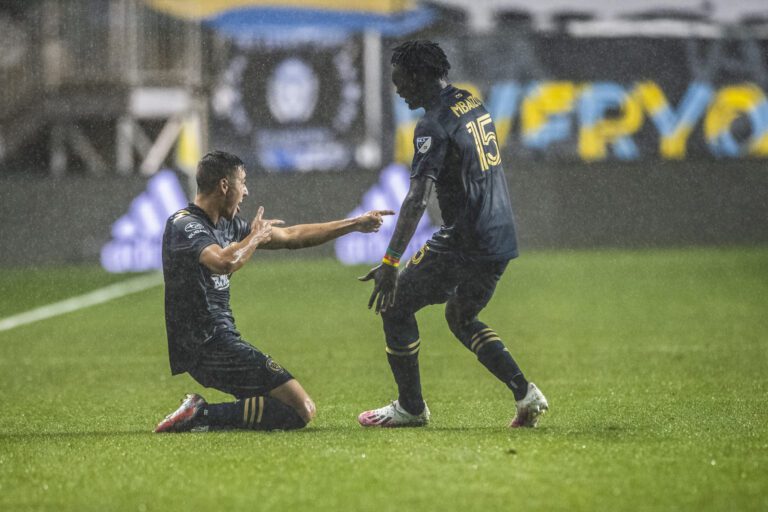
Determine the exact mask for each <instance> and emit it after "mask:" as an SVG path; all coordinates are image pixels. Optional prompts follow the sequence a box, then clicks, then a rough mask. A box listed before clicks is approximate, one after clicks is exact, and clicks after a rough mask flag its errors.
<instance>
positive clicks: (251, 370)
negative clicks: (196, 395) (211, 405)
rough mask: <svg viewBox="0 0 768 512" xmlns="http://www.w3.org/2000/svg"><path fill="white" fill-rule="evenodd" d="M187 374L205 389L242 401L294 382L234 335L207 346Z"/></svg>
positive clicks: (226, 336) (275, 364)
mask: <svg viewBox="0 0 768 512" xmlns="http://www.w3.org/2000/svg"><path fill="white" fill-rule="evenodd" d="M187 371H188V373H189V374H190V375H191V376H192V377H193V378H194V379H195V380H196V381H197V382H199V383H200V384H202V385H203V386H205V387H207V388H214V389H218V390H219V391H223V392H224V393H229V394H230V395H234V396H235V398H238V399H241V398H248V397H252V396H257V395H265V394H267V393H269V392H270V391H272V390H273V389H275V388H276V387H278V386H280V385H282V384H285V383H286V382H288V381H289V380H291V379H293V376H292V375H291V374H290V373H289V372H288V370H286V369H285V368H283V367H282V366H280V365H279V364H278V363H277V362H276V361H275V360H274V359H272V358H271V357H269V356H268V355H267V354H264V353H263V352H261V351H260V350H259V349H257V348H256V347H254V346H253V345H251V344H249V343H246V342H245V341H244V340H242V339H241V338H240V337H239V336H237V335H235V334H234V333H229V334H227V335H223V336H220V337H218V338H216V339H214V340H211V341H210V342H209V343H206V344H205V345H204V346H203V347H202V348H201V349H200V351H199V352H198V358H197V363H196V364H195V365H194V366H193V367H192V368H190V369H189V370H187Z"/></svg>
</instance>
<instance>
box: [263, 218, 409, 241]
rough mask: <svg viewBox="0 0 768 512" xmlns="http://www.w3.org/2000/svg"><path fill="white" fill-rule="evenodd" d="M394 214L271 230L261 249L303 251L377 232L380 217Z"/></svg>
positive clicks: (380, 220) (380, 222) (381, 219)
mask: <svg viewBox="0 0 768 512" xmlns="http://www.w3.org/2000/svg"><path fill="white" fill-rule="evenodd" d="M392 214H394V212H393V211H391V210H373V211H370V212H367V213H364V214H363V215H360V216H358V217H353V218H350V219H343V220H334V221H331V222H322V223H317V224H298V225H296V226H290V227H287V228H275V229H273V230H272V238H271V240H270V241H269V242H267V243H265V244H262V246H261V248H262V249H304V248H306V247H314V246H317V245H322V244H324V243H326V242H330V241H331V240H335V239H336V238H339V237H340V236H344V235H346V234H348V233H352V232H355V231H359V232H362V233H371V232H375V231H378V230H379V227H380V226H381V224H382V222H383V218H382V216H384V215H392Z"/></svg>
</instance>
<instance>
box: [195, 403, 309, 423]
mask: <svg viewBox="0 0 768 512" xmlns="http://www.w3.org/2000/svg"><path fill="white" fill-rule="evenodd" d="M203 418H205V420H206V421H207V423H208V425H209V426H211V427H228V428H241V429H251V430H295V429H298V428H303V427H304V426H306V422H305V421H304V420H303V419H302V418H301V416H299V413H297V412H296V411H295V410H294V409H293V407H291V406H289V405H286V404H284V403H283V402H281V401H280V400H277V399H275V398H272V397H271V396H265V395H260V396H254V397H250V398H245V399H243V400H237V401H236V402H227V403H223V404H208V406H207V407H206V408H205V410H204V411H203Z"/></svg>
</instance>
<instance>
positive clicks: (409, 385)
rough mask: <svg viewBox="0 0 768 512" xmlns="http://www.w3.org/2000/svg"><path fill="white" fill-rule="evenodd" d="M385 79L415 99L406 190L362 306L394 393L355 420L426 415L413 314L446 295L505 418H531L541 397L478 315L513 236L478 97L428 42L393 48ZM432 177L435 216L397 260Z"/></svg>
mask: <svg viewBox="0 0 768 512" xmlns="http://www.w3.org/2000/svg"><path fill="white" fill-rule="evenodd" d="M392 65H393V69H392V82H393V83H394V85H395V88H396V89H397V94H398V95H400V96H401V97H402V98H403V99H404V100H405V102H406V103H407V104H408V107H409V108H410V109H411V110H415V109H417V108H419V107H423V108H424V110H425V114H424V117H423V118H422V119H421V120H420V121H419V123H418V124H417V125H416V130H415V133H414V138H413V140H414V157H413V164H412V172H411V184H410V189H409V191H408V195H407V196H406V198H405V200H404V201H403V205H402V207H401V208H400V216H399V219H398V221H397V227H396V228H395V232H394V234H393V235H392V239H391V240H390V243H389V247H388V249H387V252H386V254H385V255H384V258H383V259H382V263H381V264H380V265H378V266H376V267H374V268H373V269H371V271H370V272H368V274H367V275H366V276H364V277H362V278H360V279H361V280H363V281H367V280H370V279H373V280H374V282H375V286H374V289H373V293H372V294H371V298H370V301H369V302H368V307H369V308H371V307H374V308H375V310H376V312H377V313H381V317H382V319H383V321H384V334H385V338H386V344H387V346H386V352H387V359H388V360H389V365H390V367H391V369H392V374H393V375H394V377H395V381H396V382H397V387H398V393H399V396H398V399H397V400H395V401H394V402H392V403H391V404H390V405H386V406H384V407H381V408H379V409H375V410H371V411H365V412H363V413H362V414H360V416H359V417H358V421H359V422H360V424H361V425H362V426H364V427H374V426H377V427H399V426H419V425H426V424H427V423H428V422H429V417H430V413H429V409H428V408H427V405H426V403H425V402H424V399H423V398H422V393H421V379H420V375H419V348H420V344H421V341H420V339H419V329H418V326H417V324H416V317H415V315H414V314H415V313H416V312H417V311H418V310H420V309H421V308H423V307H424V306H427V305H429V304H442V303H445V304H446V306H445V318H446V320H447V321H448V326H449V327H450V329H451V332H452V333H453V334H454V335H455V336H456V337H457V338H458V339H459V341H461V343H462V344H464V346H465V347H467V348H468V349H469V350H471V351H472V352H473V353H474V354H475V355H476V356H477V359H478V360H479V361H480V362H481V363H482V364H483V365H484V366H485V367H486V368H487V369H488V370H489V371H490V372H491V373H493V374H494V375H495V376H496V377H497V378H498V379H499V380H501V381H502V382H503V383H504V384H506V385H507V386H508V387H509V388H510V389H511V390H512V393H513V394H514V396H515V400H516V409H517V411H516V415H515V417H514V419H512V422H511V423H510V426H511V427H535V426H536V425H537V423H538V420H539V416H540V415H541V414H543V413H544V412H545V411H546V410H547V409H548V404H547V400H546V398H545V397H544V395H543V394H542V393H541V391H539V389H538V388H537V387H536V385H535V384H533V383H532V382H528V381H527V380H526V378H525V377H524V376H523V372H522V371H521V370H520V368H519V367H518V365H517V363H516V362H515V360H514V359H513V358H512V356H511V355H510V353H509V352H508V351H507V349H506V348H505V347H504V344H503V343H502V341H501V338H500V337H499V335H498V334H497V333H496V332H495V331H494V330H493V329H492V328H490V327H489V326H487V325H486V324H484V323H483V322H481V321H480V320H478V318H477V315H478V313H480V311H481V310H482V309H483V308H484V307H485V305H486V304H488V301H489V300H490V299H491V297H492V296H493V292H494V290H495V288H496V283H498V281H499V279H500V278H501V275H502V274H503V273H504V270H505V269H506V267H507V263H508V262H509V260H511V259H513V258H515V257H517V238H516V234H515V223H514V217H513V214H512V205H511V202H510V198H509V192H508V191H507V182H506V179H505V177H504V170H503V169H502V166H501V153H500V151H499V142H498V140H497V138H496V129H495V127H494V124H493V120H492V119H491V116H490V114H489V113H488V111H487V110H486V109H485V107H484V106H483V104H482V102H481V101H480V100H479V99H477V98H476V97H474V96H472V95H471V94H470V93H469V92H467V91H463V90H460V89H457V88H455V87H453V86H452V85H449V84H448V83H447V81H446V79H447V76H448V70H449V69H450V67H451V66H450V64H449V63H448V59H447V58H446V56H445V53H444V52H443V50H442V49H441V48H440V47H439V46H438V45H437V44H435V43H432V42H429V41H409V42H406V43H403V44H401V45H399V46H397V47H396V48H395V49H394V53H393V55H392ZM433 183H434V184H435V185H436V187H437V199H438V203H439V206H440V212H441V213H442V216H443V222H444V225H443V226H442V227H441V228H440V230H439V231H438V232H437V233H435V234H434V235H433V236H432V238H431V239H430V240H429V241H428V242H427V243H426V245H425V246H424V247H423V248H422V249H421V250H420V251H419V252H418V253H417V254H416V255H415V256H414V257H413V258H411V260H410V261H408V263H407V264H406V265H405V268H404V269H403V270H402V272H400V273H399V276H398V265H399V263H400V256H401V255H402V253H403V251H404V250H405V248H406V247H407V245H408V242H409V241H410V240H411V237H412V236H413V233H414V231H415V230H416V226H417V224H418V222H419V219H420V218H421V216H422V214H423V213H424V210H425V208H426V206H427V199H428V198H429V194H430V192H431V190H432V185H433Z"/></svg>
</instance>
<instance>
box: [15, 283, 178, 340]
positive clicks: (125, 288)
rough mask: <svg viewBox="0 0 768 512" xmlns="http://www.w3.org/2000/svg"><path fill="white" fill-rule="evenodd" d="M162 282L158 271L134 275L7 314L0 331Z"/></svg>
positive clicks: (115, 297)
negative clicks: (107, 284) (49, 302)
mask: <svg viewBox="0 0 768 512" xmlns="http://www.w3.org/2000/svg"><path fill="white" fill-rule="evenodd" d="M162 282H163V275H162V273H160V272H156V273H153V274H149V275H146V276H141V277H136V278H133V279H128V280H127V281H121V282H119V283H115V284H111V285H109V286H105V287H104V288H99V289H98V290H94V291H92V292H88V293H85V294H83V295H78V296H77V297H72V298H69V299H65V300H62V301H60V302H54V303H53V304H48V305H47V306H42V307H39V308H35V309H30V310H29V311H25V312H23V313H19V314H17V315H13V316H9V317H6V318H3V319H0V332H2V331H7V330H9V329H13V328H15V327H19V326H22V325H26V324H31V323H33V322H38V321H40V320H45V319H47V318H51V317H54V316H58V315H63V314H65V313H71V312H72V311H77V310H79V309H84V308H87V307H90V306H95V305H96V304H101V303H103V302H107V301H110V300H112V299H118V298H120V297H124V296H126V295H130V294H131V293H136V292H140V291H143V290H147V289H149V288H153V287H155V286H157V285H159V284H162Z"/></svg>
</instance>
